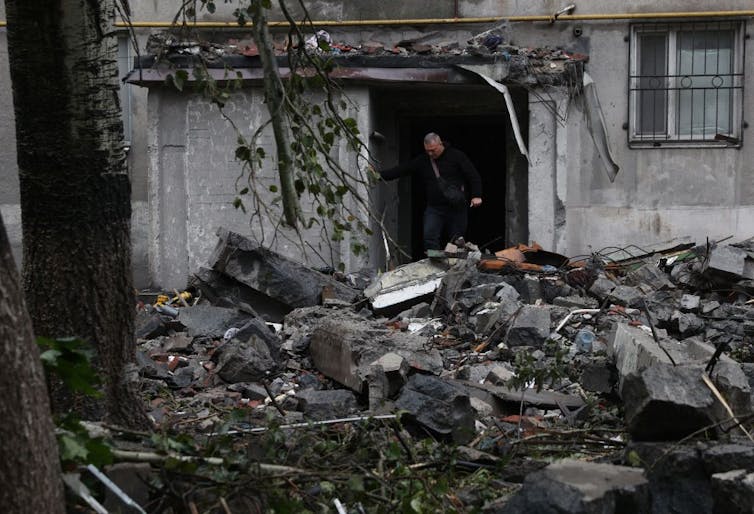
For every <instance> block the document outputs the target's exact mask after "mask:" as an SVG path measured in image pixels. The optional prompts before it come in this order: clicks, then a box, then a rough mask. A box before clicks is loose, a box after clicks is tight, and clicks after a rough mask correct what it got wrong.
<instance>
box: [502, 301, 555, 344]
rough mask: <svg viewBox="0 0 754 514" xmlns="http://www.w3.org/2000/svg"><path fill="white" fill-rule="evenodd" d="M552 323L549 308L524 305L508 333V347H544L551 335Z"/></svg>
mask: <svg viewBox="0 0 754 514" xmlns="http://www.w3.org/2000/svg"><path fill="white" fill-rule="evenodd" d="M550 323H551V321H550V310H549V309H548V308H546V307H539V306H536V305H524V306H523V307H522V308H521V310H520V311H519V312H518V315H516V318H515V319H514V321H513V326H512V327H511V328H510V332H509V333H508V341H507V344H508V346H511V347H512V346H535V347H539V346H542V344H543V343H544V342H545V341H546V340H547V338H548V336H549V335H550Z"/></svg>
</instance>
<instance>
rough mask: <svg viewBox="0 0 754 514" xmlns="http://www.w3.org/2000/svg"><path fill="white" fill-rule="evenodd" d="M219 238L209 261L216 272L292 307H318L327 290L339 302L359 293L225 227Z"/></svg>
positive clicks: (220, 230)
mask: <svg viewBox="0 0 754 514" xmlns="http://www.w3.org/2000/svg"><path fill="white" fill-rule="evenodd" d="M217 235H218V237H219V238H220V241H219V242H218V243H217V246H216V247H215V250H214V252H213V254H212V257H211V258H210V260H209V262H210V266H211V267H212V269H214V270H215V271H219V272H221V273H223V274H225V275H227V276H229V277H232V278H233V279H235V280H236V281H238V282H240V283H242V284H245V285H247V286H249V287H251V288H253V289H254V290H256V291H258V292H260V293H263V294H264V295H266V296H269V297H270V298H272V299H274V300H276V301H278V302H281V303H283V304H285V305H287V306H289V307H290V308H295V307H307V306H312V305H318V304H319V303H320V302H321V294H322V290H323V288H325V287H328V288H330V289H331V292H332V294H333V296H334V297H335V298H337V299H339V300H344V301H346V302H352V301H353V300H354V299H355V297H356V294H357V292H356V290H354V289H352V288H350V287H348V286H346V285H344V284H342V283H341V282H338V281H337V280H335V279H333V278H332V277H330V276H328V275H325V274H324V273H320V272H318V271H315V270H313V269H311V268H309V267H307V266H305V265H303V264H300V263H298V262H296V261H294V260H292V259H289V258H287V257H284V256H282V255H280V254H278V253H275V252H273V251H272V250H269V249H267V248H264V247H262V246H260V245H259V244H257V243H255V242H254V241H252V240H251V239H248V238H246V237H244V236H242V235H241V234H237V233H235V232H231V231H229V230H226V229H224V228H221V229H219V230H218V233H217Z"/></svg>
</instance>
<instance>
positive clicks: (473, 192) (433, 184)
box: [380, 146, 482, 206]
mask: <svg viewBox="0 0 754 514" xmlns="http://www.w3.org/2000/svg"><path fill="white" fill-rule="evenodd" d="M436 162H437V168H438V170H439V171H440V176H441V177H442V178H444V179H445V180H447V181H448V182H450V183H452V184H454V185H456V186H458V187H461V186H463V189H464V191H466V193H467V198H468V197H470V198H477V197H479V198H481V196H482V179H481V178H480V177H479V173H477V170H476V168H474V165H473V164H472V163H471V161H470V160H469V158H468V157H466V154H465V153H463V152H462V151H460V150H457V149H455V148H453V147H449V146H445V150H444V151H443V152H442V154H441V155H440V157H439V158H438V159H437V161H436ZM412 173H418V174H419V176H420V177H421V179H422V182H423V183H424V189H425V191H426V193H427V205H432V206H448V205H449V204H448V201H447V200H445V197H444V196H443V195H442V192H440V188H439V187H438V186H437V178H436V177H435V172H434V170H433V169H432V163H431V162H430V159H429V156H428V155H427V154H422V155H419V156H417V157H415V158H414V159H412V160H410V161H409V162H407V163H404V164H399V165H398V166H396V167H394V168H389V169H387V170H383V171H380V176H382V178H383V179H385V180H392V179H395V178H398V177H402V176H405V175H410V174H412Z"/></svg>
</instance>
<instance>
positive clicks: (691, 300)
mask: <svg viewBox="0 0 754 514" xmlns="http://www.w3.org/2000/svg"><path fill="white" fill-rule="evenodd" d="M701 300H702V299H701V297H700V296H698V295H695V294H684V295H683V296H681V301H680V302H679V306H680V308H681V310H682V311H684V312H696V311H698V310H699V305H700V303H701ZM718 305H719V304H718Z"/></svg>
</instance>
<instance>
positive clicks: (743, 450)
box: [701, 442, 754, 475]
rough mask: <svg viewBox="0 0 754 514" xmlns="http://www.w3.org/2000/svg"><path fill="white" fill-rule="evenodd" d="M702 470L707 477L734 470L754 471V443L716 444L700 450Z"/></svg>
mask: <svg viewBox="0 0 754 514" xmlns="http://www.w3.org/2000/svg"><path fill="white" fill-rule="evenodd" d="M701 457H702V460H703V461H704V469H705V470H706V471H707V473H708V474H709V475H713V474H715V473H724V472H726V471H731V470H734V469H745V470H747V471H754V443H751V442H746V443H744V442H741V443H727V444H722V443H716V444H710V445H709V446H708V447H706V448H702V449H701Z"/></svg>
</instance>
